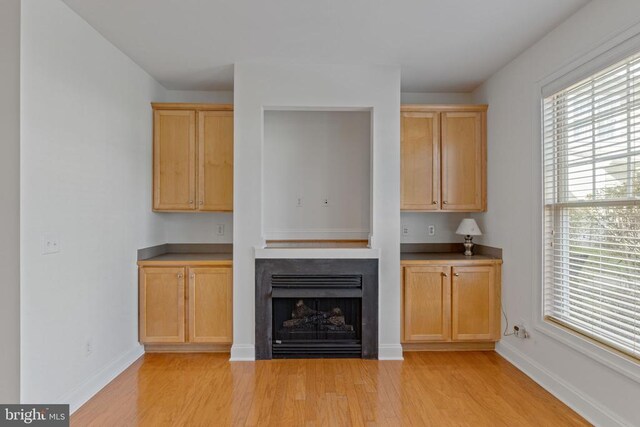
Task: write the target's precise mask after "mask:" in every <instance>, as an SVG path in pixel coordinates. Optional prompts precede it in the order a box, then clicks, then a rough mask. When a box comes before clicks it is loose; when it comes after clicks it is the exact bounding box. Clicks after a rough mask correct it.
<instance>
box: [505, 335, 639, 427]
mask: <svg viewBox="0 0 640 427" xmlns="http://www.w3.org/2000/svg"><path fill="white" fill-rule="evenodd" d="M496 352H497V353H498V354H499V355H500V356H502V357H504V358H505V359H507V361H509V362H510V363H511V364H512V365H514V366H515V367H516V368H518V369H519V370H521V371H522V372H524V373H525V374H526V375H527V376H528V377H529V378H531V379H532V380H534V381H535V382H536V383H538V384H539V385H540V386H541V387H542V388H544V389H545V390H547V391H548V392H549V393H551V394H553V395H554V396H555V397H557V398H558V399H559V400H561V401H562V402H564V403H565V404H566V405H567V406H569V407H570V408H571V409H573V410H574V411H576V412H577V413H578V414H580V415H581V416H582V417H584V418H585V419H586V420H587V421H589V422H590V423H592V424H594V425H603V426H605V425H606V426H632V425H633V424H632V423H631V422H629V421H626V420H623V419H622V418H620V417H618V416H617V415H616V414H614V413H613V412H611V411H610V410H609V409H608V408H605V407H604V406H602V405H600V403H598V402H596V401H594V400H592V399H591V398H590V397H588V396H587V395H585V394H584V393H582V392H581V391H580V390H578V389H577V388H575V387H573V386H572V385H571V384H569V383H567V382H566V381H564V380H563V379H562V378H560V377H559V376H557V375H555V374H553V373H552V372H549V371H548V370H547V369H546V368H544V367H543V366H542V365H540V364H539V363H537V362H536V361H534V360H533V359H531V358H529V357H528V356H527V355H525V354H524V353H522V352H520V351H519V350H517V349H516V348H515V347H513V346H511V345H509V344H506V343H504V342H499V343H497V345H496Z"/></svg>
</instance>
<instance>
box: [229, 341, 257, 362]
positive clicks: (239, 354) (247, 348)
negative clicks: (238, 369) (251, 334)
mask: <svg viewBox="0 0 640 427" xmlns="http://www.w3.org/2000/svg"><path fill="white" fill-rule="evenodd" d="M255 360H256V346H255V345H253V344H233V345H232V346H231V357H230V358H229V361H230V362H254V361H255Z"/></svg>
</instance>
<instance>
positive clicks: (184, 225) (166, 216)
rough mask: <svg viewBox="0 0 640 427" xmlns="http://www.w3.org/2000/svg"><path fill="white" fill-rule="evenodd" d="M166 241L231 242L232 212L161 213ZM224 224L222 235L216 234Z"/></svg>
mask: <svg viewBox="0 0 640 427" xmlns="http://www.w3.org/2000/svg"><path fill="white" fill-rule="evenodd" d="M161 215H162V219H163V224H164V230H165V241H166V242H167V243H233V213H228V212H224V213H223V212H206V213H173V212H172V213H162V214H161ZM218 225H223V226H224V235H219V234H218Z"/></svg>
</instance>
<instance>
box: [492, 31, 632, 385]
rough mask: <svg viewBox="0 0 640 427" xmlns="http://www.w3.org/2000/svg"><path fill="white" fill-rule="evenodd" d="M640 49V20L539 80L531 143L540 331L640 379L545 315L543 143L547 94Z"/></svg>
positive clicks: (626, 363) (622, 361) (624, 363)
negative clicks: (543, 112)
mask: <svg viewBox="0 0 640 427" xmlns="http://www.w3.org/2000/svg"><path fill="white" fill-rule="evenodd" d="M638 51H640V23H636V24H634V25H632V26H630V27H628V28H626V29H624V30H622V31H620V32H619V33H617V34H614V35H613V36H612V37H611V38H609V39H608V40H606V41H605V42H603V43H600V44H599V45H597V46H594V47H593V48H592V49H588V50H587V51H586V52H585V53H583V54H582V55H580V56H579V57H576V58H572V59H571V60H569V61H567V63H566V64H564V65H563V66H561V67H559V68H558V69H557V70H556V71H555V72H552V73H550V74H549V75H547V76H546V77H544V78H542V79H541V80H539V81H538V82H536V83H535V84H534V85H533V87H532V91H533V97H532V99H533V105H532V111H535V112H536V114H535V116H534V118H533V126H532V128H533V140H534V141H536V143H535V144H532V147H531V150H532V152H531V156H530V157H531V159H532V162H533V182H534V183H535V187H534V189H533V195H534V197H535V200H536V206H535V212H536V215H537V220H536V221H532V225H531V242H532V244H533V245H534V248H535V250H534V255H535V259H534V263H535V264H534V265H535V266H536V268H534V269H533V274H532V283H531V284H532V286H531V292H532V301H533V327H534V329H535V330H537V331H538V332H540V333H543V334H545V335H546V336H548V337H550V338H552V339H554V340H556V341H558V342H560V343H561V344H564V345H566V346H567V347H569V348H572V349H574V350H576V351H578V352H580V353H582V354H584V355H585V356H587V357H589V358H591V359H592V360H594V361H596V362H598V363H601V364H602V365H604V366H606V367H608V368H610V369H612V370H614V371H616V372H618V373H620V374H622V375H624V376H626V377H627V378H629V379H631V380H633V381H636V382H640V364H639V363H637V362H634V361H632V360H630V359H628V358H627V357H625V356H622V355H620V354H618V353H616V352H613V351H610V350H607V349H606V348H604V347H603V346H600V345H598V344H596V343H594V342H592V341H590V340H588V339H587V338H585V337H583V336H581V335H579V334H577V333H570V332H568V331H566V330H565V329H563V328H562V327H560V326H557V325H554V324H550V323H549V322H546V321H545V320H544V319H543V306H542V300H543V269H544V246H543V232H544V231H543V230H544V200H543V197H544V195H543V193H542V186H543V175H542V168H543V156H544V152H543V145H542V100H543V98H544V96H543V95H546V94H548V93H549V91H553V90H555V89H562V86H563V85H570V84H572V83H575V82H577V81H579V80H580V79H582V78H584V76H588V75H589V74H594V73H596V72H597V71H599V70H602V69H604V68H606V67H607V66H608V65H612V64H614V63H615V62H617V61H618V60H621V59H624V58H625V57H626V56H629V55H630V54H631V53H633V52H638ZM503 345H505V344H503Z"/></svg>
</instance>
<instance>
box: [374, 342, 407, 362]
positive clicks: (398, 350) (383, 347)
mask: <svg viewBox="0 0 640 427" xmlns="http://www.w3.org/2000/svg"><path fill="white" fill-rule="evenodd" d="M378 360H404V357H403V355H402V346H401V345H400V344H380V345H379V346H378Z"/></svg>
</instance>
